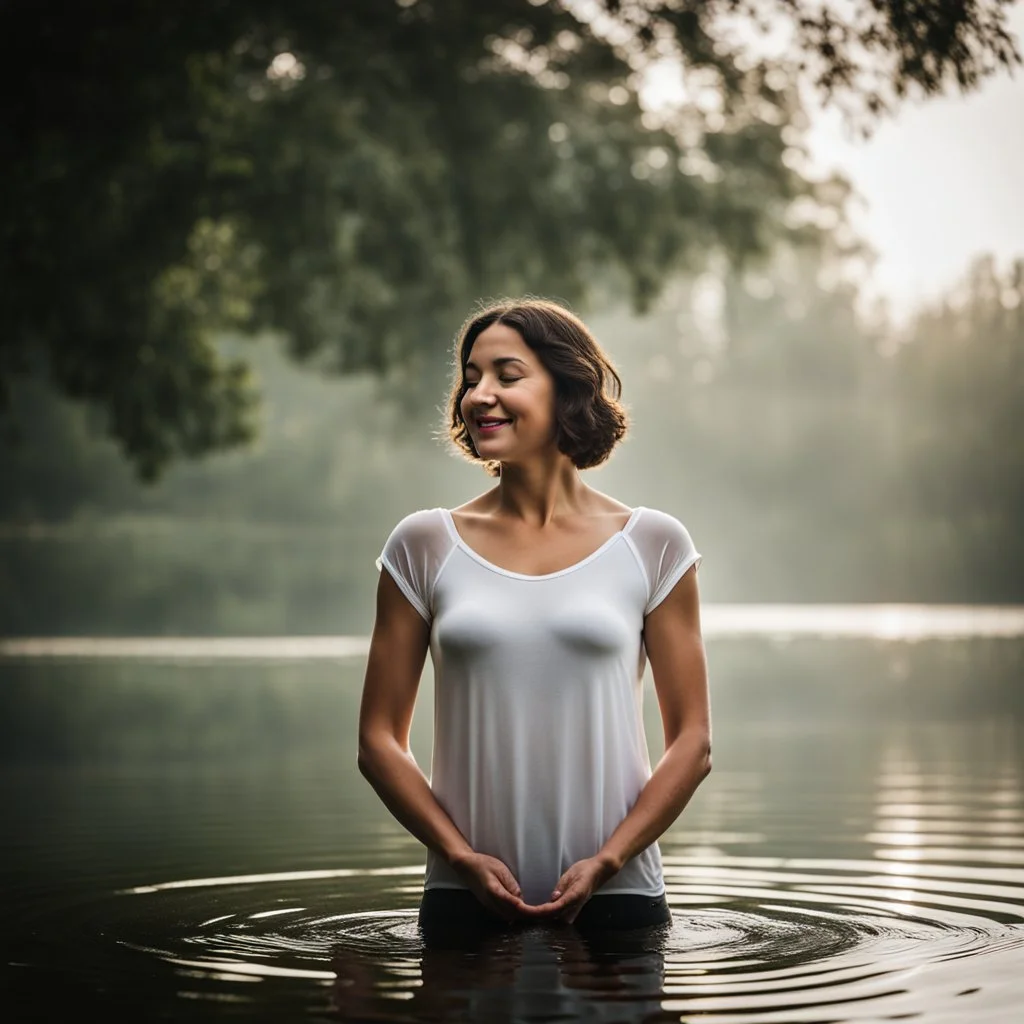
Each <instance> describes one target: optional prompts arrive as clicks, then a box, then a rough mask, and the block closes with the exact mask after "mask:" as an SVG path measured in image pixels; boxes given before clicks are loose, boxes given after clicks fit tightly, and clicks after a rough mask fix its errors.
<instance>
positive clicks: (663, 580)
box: [630, 508, 703, 615]
mask: <svg viewBox="0 0 1024 1024" xmlns="http://www.w3.org/2000/svg"><path fill="white" fill-rule="evenodd" d="M630 539H631V541H632V543H633V547H634V550H635V551H636V553H637V557H638V558H639V560H640V564H641V566H642V568H643V570H644V574H645V576H646V577H647V604H646V605H645V606H644V615H649V614H650V613H651V612H652V611H654V609H655V608H657V607H658V605H659V604H661V602H662V601H664V600H665V598H666V597H667V596H668V595H669V592H670V591H671V590H672V588H673V587H674V586H675V585H676V584H677V583H678V582H679V580H680V579H682V577H683V576H684V575H685V574H686V572H687V570H689V569H690V567H691V566H700V563H701V561H702V560H703V556H702V555H701V554H700V552H699V551H698V550H697V548H696V547H695V545H694V543H693V539H692V538H691V537H690V532H689V530H687V529H686V527H685V526H684V525H683V524H682V523H681V522H680V521H679V520H678V519H676V517H675V516H672V515H669V514H668V513H667V512H661V511H659V510H657V509H650V508H645V509H644V510H643V513H642V514H641V516H640V519H639V520H638V521H637V523H636V525H635V527H634V529H633V531H632V533H631V535H630Z"/></svg>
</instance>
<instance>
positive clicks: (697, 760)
mask: <svg viewBox="0 0 1024 1024" xmlns="http://www.w3.org/2000/svg"><path fill="white" fill-rule="evenodd" d="M644 644H645V646H646V648H647V657H648V660H649V661H650V663H651V670H652V672H653V673H654V688H655V692H656V693H657V695H658V705H659V707H660V708H661V721H662V726H663V728H664V732H665V753H664V754H663V755H662V757H661V760H660V761H659V762H658V764H657V766H656V767H655V769H654V771H653V772H652V774H651V777H650V779H648V780H647V784H646V785H645V786H644V788H643V789H642V790H641V791H640V795H639V797H637V800H636V803H635V804H633V807H632V808H631V809H630V811H629V813H628V814H627V815H626V817H625V818H623V819H622V821H621V822H620V823H619V826H618V828H616V829H615V831H614V832H613V833H612V834H611V835H610V836H609V837H608V840H607V841H606V842H605V844H604V846H602V847H601V849H600V850H599V851H598V853H597V854H596V855H595V856H594V857H591V858H589V859H588V860H583V861H578V862H577V863H576V864H573V865H572V866H571V867H570V868H569V869H568V870H567V871H566V872H565V874H564V875H562V877H561V878H560V879H559V881H558V885H557V886H556V888H555V891H554V892H553V893H552V894H551V899H552V902H551V903H549V904H547V905H546V907H545V909H546V910H549V911H550V913H551V915H552V916H553V917H559V918H561V919H563V920H565V921H572V920H574V919H575V917H576V914H578V913H579V911H580V909H581V908H582V906H583V904H584V903H586V901H587V900H588V899H590V897H591V895H592V894H593V893H594V892H595V891H596V890H597V889H598V888H599V887H600V886H601V885H603V884H604V883H605V882H606V881H608V879H609V878H611V877H612V876H613V875H614V874H616V873H617V872H618V871H620V870H621V869H622V867H623V865H624V864H625V863H626V862H627V861H629V860H631V859H632V858H633V857H635V856H636V855H637V854H638V853H640V852H641V851H642V850H644V849H646V848H647V847H648V846H650V844H651V843H653V842H654V841H655V840H656V839H657V838H658V837H659V836H660V835H661V834H662V833H663V832H664V831H665V830H666V829H667V828H668V827H669V825H671V824H672V822H674V821H675V820H676V818H678V817H679V815H680V813H681V812H682V810H683V808H684V807H685V806H686V805H687V803H688V802H689V800H690V797H692V796H693V794H694V792H695V791H696V789H697V787H698V786H699V785H700V784H701V782H702V781H703V779H704V778H705V777H706V776H707V774H708V772H710V771H711V706H710V700H709V697H708V672H707V660H706V658H705V655H704V640H703V638H702V636H701V630H700V598H699V594H698V590H697V572H696V570H695V569H689V570H687V571H686V572H685V573H684V574H683V576H682V577H681V578H680V580H679V582H678V583H676V585H675V586H674V587H673V588H672V590H671V592H670V593H669V594H668V596H667V597H666V598H665V599H664V600H663V601H662V602H661V604H659V605H658V607H657V608H655V609H654V610H653V611H652V612H651V613H650V615H648V616H647V618H646V619H645V620H644Z"/></svg>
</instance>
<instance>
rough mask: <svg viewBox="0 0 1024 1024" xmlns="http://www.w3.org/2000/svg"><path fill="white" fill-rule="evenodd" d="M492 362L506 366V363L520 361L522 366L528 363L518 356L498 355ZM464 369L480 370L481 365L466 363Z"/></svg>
mask: <svg viewBox="0 0 1024 1024" xmlns="http://www.w3.org/2000/svg"><path fill="white" fill-rule="evenodd" d="M491 362H492V363H493V364H494V365H495V366H504V365H505V363H520V364H521V365H522V366H526V363H524V362H523V361H522V359H518V358H516V356H498V358H497V359H492V360H491ZM463 369H464V370H479V369H480V367H479V366H477V365H476V363H466V365H465V366H464V367H463Z"/></svg>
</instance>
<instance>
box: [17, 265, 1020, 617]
mask: <svg viewBox="0 0 1024 1024" xmlns="http://www.w3.org/2000/svg"><path fill="white" fill-rule="evenodd" d="M856 305H857V289H856V287H855V286H854V285H852V284H850V283H848V282H846V281H843V280H836V279H830V278H829V276H828V275H826V274H823V273H822V264H821V261H820V260H819V259H810V258H809V257H807V256H805V255H801V254H800V253H799V252H793V251H786V250H783V251H782V252H780V253H779V254H778V255H777V257H776V258H775V259H774V260H773V262H772V263H771V264H770V265H767V266H762V267H760V268H758V269H756V270H755V269H751V270H747V271H745V272H742V273H740V272H734V273H729V274H724V275H721V276H718V277H714V276H712V275H705V276H703V277H701V278H699V279H697V280H686V281H680V282H678V284H677V285H676V286H674V287H673V288H671V289H669V291H668V292H667V293H666V296H665V298H664V299H663V301H662V302H661V303H660V305H659V307H658V309H657V310H656V311H655V312H654V313H653V314H652V315H651V316H649V317H646V318H643V319H638V318H635V317H633V316H632V315H629V314H627V313H623V312H620V311H618V310H617V309H614V308H608V309H605V310H600V311H594V312H593V313H592V314H589V315H588V317H587V318H588V322H590V323H591V324H592V325H593V327H594V329H595V331H596V332H597V334H598V336H599V338H600V339H601V340H602V343H603V344H605V346H606V347H607V348H608V349H609V351H610V352H611V354H612V356H613V358H614V359H615V361H616V363H617V364H618V366H619V367H620V370H621V373H622V376H623V379H624V382H625V395H624V397H625V400H626V401H627V403H628V405H629V406H630V411H631V415H632V420H633V426H632V430H631V432H630V435H629V437H628V438H627V440H626V442H625V443H624V445H623V446H622V447H621V448H620V449H619V450H618V451H617V452H616V453H615V454H614V456H613V458H612V459H611V461H610V462H609V464H608V465H607V466H605V467H602V468H601V469H599V470H596V471H593V472H592V473H590V474H588V476H587V478H588V480H589V482H590V483H591V484H592V485H593V486H595V487H597V488H598V489H601V490H604V491H607V492H609V493H612V494H614V495H616V496H617V497H619V498H620V499H621V500H624V501H627V502H629V503H630V504H634V505H635V504H645V505H650V506H654V507H661V508H665V509H666V510H669V511H671V512H673V513H674V514H676V515H678V516H679V517H680V518H681V519H682V520H683V521H684V522H686V523H687V525H688V526H689V528H690V531H691V533H692V534H693V536H694V538H695V540H696V542H697V544H698V546H699V547H700V548H701V550H702V553H703V554H704V556H705V564H704V566H703V568H702V571H701V583H702V592H703V595H704V598H705V600H709V601H938V602H957V601H965V602H982V601H985V602H988V601H992V602H1014V601H1020V600H1024V585H1022V583H1021V572H1020V567H1021V565H1022V563H1024V559H1022V555H1024V539H1022V536H1021V531H1020V528H1019V527H1020V523H1021V522H1022V521H1024V514H1022V513H1024V494H1022V486H1024V484H1022V481H1024V430H1022V427H1024V423H1022V417H1024V401H1022V399H1024V261H1017V262H1016V263H1015V264H1014V265H1013V266H1011V267H1009V268H1003V269H1000V268H999V267H998V266H997V265H996V263H995V261H994V260H992V259H990V258H986V259H980V260H978V261H977V262H976V263H975V264H974V265H973V266H972V267H971V268H970V271H969V273H968V274H967V275H966V276H965V278H964V279H963V281H962V282H961V283H960V284H959V285H958V286H957V287H956V288H955V289H954V290H953V292H952V293H951V294H950V295H948V296H946V297H945V298H944V299H943V300H942V301H940V302H937V303H935V304H934V305H933V306H930V307H928V308H924V309H922V310H921V311H920V312H919V313H918V315H917V316H916V317H915V318H914V319H913V320H912V322H911V323H910V324H909V326H908V327H906V328H905V329H903V330H902V331H897V330H896V329H894V328H893V327H892V326H891V325H890V324H889V323H888V322H887V321H886V319H885V318H884V317H883V316H877V317H874V318H870V317H865V316H863V315H857V312H856ZM695 309H696V310H703V311H704V313H703V315H702V316H699V317H695V315H694V312H693V311H694V310H695ZM709 310H710V312H708V311H709ZM224 344H225V346H226V347H227V348H228V349H232V348H235V349H237V348H238V346H241V345H243V344H244V343H242V342H240V341H237V340H231V339H226V340H225V342H224ZM246 349H247V354H248V357H249V358H251V359H252V361H253V362H254V363H255V365H256V367H257V369H258V375H259V379H260V381H261V386H262V389H263V392H264V423H263V426H262V433H261V439H260V441H259V442H258V443H257V444H256V445H255V446H254V447H253V448H252V449H250V450H248V451H244V452H235V453H231V454H223V455H218V456H216V457H213V458H209V459H207V460H206V461H204V462H199V463H194V464H188V465H179V466H177V467H175V468H174V469H173V470H172V471H171V472H170V473H169V474H168V475H167V477H166V478H165V479H164V480H163V481H162V482H161V483H160V484H158V485H157V486H155V487H149V488H147V487H144V486H142V485H140V484H139V483H137V482H136V480H135V479H134V477H133V475H132V473H131V471H130V469H129V467H127V466H126V464H125V463H124V461H123V459H122V458H121V457H120V455H119V453H118V452H117V450H116V449H115V448H114V446H113V444H112V443H111V442H109V441H108V440H105V439H103V438H102V437H101V436H100V434H99V433H98V431H97V430H96V429H95V425H93V424H91V423H90V422H89V419H88V417H87V416H86V415H85V414H84V413H83V412H82V410H81V409H80V408H79V407H76V406H73V405H70V404H67V403H64V402H61V401H58V400H56V399H54V398H53V397H52V396H51V395H50V394H49V393H48V392H47V391H46V390H44V389H39V390H37V391H36V390H33V389H31V388H29V387H26V388H22V389H21V390H19V392H18V393H17V395H16V401H17V402H18V403H19V404H20V409H19V412H20V413H21V414H22V415H20V416H19V417H17V421H18V422H20V423H21V424H22V434H21V437H20V440H16V439H12V438H7V439H6V441H5V443H4V444H3V445H2V446H0V475H2V479H3V480H4V486H3V488H2V491H0V552H2V563H0V564H2V567H3V568H2V575H0V630H2V631H3V632H4V633H5V634H8V635H11V634H19V635H25V634H49V633H101V634H110V633H170V634H174V633H225V632H229V633H252V634H263V633H323V632H330V633H338V632H341V633H348V632H363V631H365V630H366V629H367V628H368V627H369V624H370V622H371V621H372V608H373V591H374V587H375V584H376V572H375V570H374V567H373V559H374V558H375V557H376V555H377V553H378V551H379V549H380V546H381V544H382V543H383V541H384V539H385V538H386V536H387V533H388V531H389V530H390V528H391V527H392V526H393V525H394V523H395V522H396V521H397V520H398V519H399V518H401V516H402V515H404V514H405V513H406V512H408V511H411V510H413V509H415V508H422V507H431V506H434V505H445V506H448V507H451V506H454V505H457V504H459V503H461V502H462V501H464V500H466V499H468V498H469V497H470V496H472V495H473V494H475V493H478V492H479V491H481V490H483V489H485V488H487V487H489V486H491V482H490V480H489V478H487V477H485V476H484V474H483V473H482V472H481V471H479V470H477V469H475V468H474V467H471V466H469V465H467V464H465V463H462V462H460V461H459V460H458V459H456V458H453V457H452V456H451V455H450V454H449V453H448V452H447V451H446V447H445V444H444V436H443V429H442V426H443V422H442V416H441V411H440V407H441V405H442V400H443V397H444V396H443V391H442V390H441V389H437V388H436V384H434V383H431V384H430V387H432V388H435V389H436V392H437V393H436V394H434V395H431V396H429V397H428V399H427V401H426V402H425V403H424V404H426V405H427V407H431V406H433V407H434V408H433V413H432V415H431V416H424V414H422V413H417V412H416V411H415V409H407V408H405V407H404V405H403V402H402V401H401V400H398V399H397V398H396V397H395V396H396V395H397V394H399V392H392V391H389V389H388V387H387V385H386V384H384V383H381V382H380V381H379V380H378V379H376V378H370V377H368V376H367V377H362V376H355V377H348V378H344V379H340V380H338V379H325V378H321V377H319V376H316V375H314V374H312V373H309V372H306V371H303V370H301V369H297V368H296V367H295V366H294V365H293V364H291V363H289V362H288V361H287V359H286V358H285V357H284V356H282V355H281V354H280V353H279V351H278V349H277V348H276V347H275V345H274V342H273V340H272V339H269V338H267V339H264V340H263V341H261V342H259V343H252V344H248V345H247V346H246ZM424 386H425V387H426V386H427V385H424Z"/></svg>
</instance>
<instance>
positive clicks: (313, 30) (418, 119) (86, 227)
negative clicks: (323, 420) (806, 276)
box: [0, 0, 1020, 479]
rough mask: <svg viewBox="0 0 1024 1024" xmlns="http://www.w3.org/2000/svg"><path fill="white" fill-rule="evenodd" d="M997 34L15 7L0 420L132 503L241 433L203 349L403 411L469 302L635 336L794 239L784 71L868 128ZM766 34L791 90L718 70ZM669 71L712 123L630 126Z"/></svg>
mask: <svg viewBox="0 0 1024 1024" xmlns="http://www.w3.org/2000/svg"><path fill="white" fill-rule="evenodd" d="M1006 5H1007V0H967V2H964V0H958V2H953V0H949V2H939V0H927V2H926V0H922V2H919V3H914V4H907V3H904V2H902V0H899V2H896V0H893V2H889V3H883V2H881V0H876V2H873V3H872V4H870V5H856V6H855V8H854V12H853V14H852V15H851V16H850V20H843V19H842V18H841V17H840V15H839V14H837V13H836V12H834V11H832V10H831V9H830V8H828V7H825V8H823V9H821V10H816V11H815V12H813V13H811V12H809V11H808V10H806V9H805V8H803V7H801V6H800V5H798V4H797V3H795V2H793V0H770V2H769V0H765V2H763V3H757V2H740V0H707V2H700V3H698V2H696V0H673V2H670V3H658V2H655V0H635V2H633V3H623V2H618V0H594V2H593V3H590V4H588V5H583V4H582V3H580V2H578V0H577V2H571V0H561V2H557V3H556V2H551V3H544V2H543V0H488V2H487V3H476V2H474V0H447V2H445V0H433V2H431V0H418V2H417V0H397V3H390V2H388V0H346V2H345V3H342V4H339V3H336V2H333V0H291V2H290V3H288V4H285V3H282V2H280V0H247V2H244V3H243V2H241V0H212V2H207V3H204V4H202V5H198V4H187V3H186V4H176V5H168V4H164V3H158V2H156V0H135V2H134V3H131V4H125V3H114V2H112V0H108V2H106V3H103V2H94V3H91V4H88V5H84V4H72V3H59V2H57V0H8V3H6V4H5V5H4V6H3V7H2V8H0V29H2V30H3V36H4V38H5V39H7V40H11V41H13V42H12V45H11V46H10V48H9V51H8V57H7V65H8V68H9V70H10V71H11V80H12V81H14V82H17V87H16V88H14V87H12V88H9V89H7V90H5V92H4V96H3V99H2V100H0V104H2V105H3V113H4V115H5V117H4V123H5V125H6V127H7V131H6V135H5V142H4V146H5V152H3V153H0V156H2V157H3V159H2V160H0V185H2V188H0V195H2V197H3V199H2V200H0V202H3V203H4V207H3V208H2V209H0V214H2V216H0V223H2V224H3V229H2V230H3V232H4V243H5V244H4V247H3V256H2V263H0V280H2V281H3V291H2V293H0V314H2V316H3V323H4V325H5V327H6V330H5V331H4V334H3V336H2V338H0V399H2V398H3V397H4V396H6V397H8V398H9V394H10V389H11V388H12V387H13V386H15V384H16V381H17V380H18V379H19V378H21V377H22V376H25V375H32V374H34V375H37V376H40V377H42V378H43V379H46V380H48V381H49V382H50V384H51V385H52V386H53V387H54V388H56V389H57V390H58V391H59V392H61V393H63V394H65V395H68V396H71V397H72V398H75V399H79V400H83V401H85V402H87V403H89V404H91V405H93V406H95V407H96V408H98V409H99V410H100V411H101V412H102V413H103V414H104V416H105V420H106V429H107V430H108V431H109V432H110V433H111V434H112V435H113V436H114V437H115V438H116V439H117V440H118V441H119V442H120V444H121V445H122V447H123V449H124V451H125V453H126V455H127V456H128V458H129V459H131V460H132V462H133V463H134V464H135V466H136V468H137V470H138V472H139V474H140V475H141V476H142V477H143V478H147V479H150V478H153V477H155V476H156V475H158V474H159V472H160V470H161V469H162V468H163V467H164V466H165V465H166V464H167V463H168V462H169V461H170V460H172V459H173V458H175V457H179V456H197V455H201V454H203V453H205V452H207V451H211V450H213V449H216V448H219V447H225V446H229V445H232V444H237V443H240V442H242V441H244V440H246V439H247V438H248V437H250V436H251V434H252V431H253V429H254V426H253V424H254V420H253V415H254V412H255V393H254V390H253V388H252V385H251V383H250V382H249V381H248V378H247V373H246V367H245V364H244V362H243V361H240V360H226V359H223V358H222V357H221V356H219V355H218V350H217V348H216V346H215V344H214V340H213V339H214V336H215V333H216V332H217V331H220V330H224V329H227V328H230V329H236V330H242V331H245V332H258V331H264V330H268V329H269V330H274V331H278V332H281V334H282V335H283V336H284V337H286V338H287V343H288V346H289V349H290V351H291V353H292V354H293V355H295V356H296V357H298V358H300V359H305V360H309V361H310V362H312V363H313V364H314V365H316V366H318V367H322V368H324V369H329V370H334V371H339V372H357V371H368V372H372V373H375V374H380V375H386V374H389V373H392V374H396V375H397V376H398V377H400V378H401V379H404V380H407V381H408V380H413V381H415V380H416V379H417V378H418V377H419V376H420V375H423V374H429V373H436V372H437V370H438V367H441V366H443V354H444V352H445V350H446V348H447V345H448V340H449V336H450V334H451V331H452V327H453V317H456V316H459V315H461V314H463V313H464V312H465V310H466V309H467V308H468V307H469V306H470V305H472V303H473V302H474V301H476V300H477V298H478V297H481V296H485V295H488V294H494V293H521V292H528V291H533V292H541V293H544V294H547V295H555V296H559V297H561V298H563V299H565V300H567V301H569V302H572V303H579V304H582V303H585V302H586V301H587V300H588V299H590V298H593V296H594V294H595V289H596V288H599V287H602V286H607V285H608V282H612V286H615V287H623V288H625V289H626V290H627V292H628V294H629V296H630V298H631V300H632V304H633V306H634V308H635V309H637V310H638V311H642V310H644V309H645V308H647V306H648V305H649V303H650V302H651V300H652V299H653V298H654V297H655V296H656V295H657V294H658V292H659V290H660V289H661V288H662V287H663V285H664V283H665V282H666V280H668V279H669V278H670V277H671V276H672V275H674V274H676V273H678V272H679V271H681V270H693V269H696V268H697V267H699V266H700V265H701V264H702V263H703V261H704V260H706V259H707V258H708V257H709V256H710V255H711V254H714V253H717V254H719V255H721V256H724V257H725V258H727V259H729V260H730V261H732V262H735V263H736V264H737V265H742V263H743V262H744V261H745V260H747V259H749V258H751V257H752V256H757V255H758V254H764V253H766V252H767V251H768V250H769V249H770V248H771V246H772V244H773V243H774V242H775V240H777V239H778V238H780V237H783V236H788V237H789V238H790V239H791V240H796V241H798V240H799V235H800V232H799V231H798V230H795V229H792V228H790V227H788V226H787V224H786V221H785V218H784V215H785V212H786V209H787V207H788V205H789V204H790V203H791V202H792V201H793V200H795V199H796V198H798V197H808V196H813V194H814V187H813V183H811V182H808V181H806V180H805V179H804V178H803V177H802V176H801V175H800V174H799V173H798V172H797V171H796V170H794V169H793V166H792V165H793V161H792V160H791V159H789V153H790V152H791V150H792V148H793V147H792V142H793V138H792V136H791V135H787V132H786V129H787V127H790V128H792V125H793V124H794V123H796V124H799V123H800V121H799V119H800V111H799V103H798V101H797V94H796V91H795V89H794V84H793V83H794V80H795V76H796V75H797V74H798V73H799V72H800V71H801V70H803V71H804V72H806V73H809V74H811V75H812V78H813V80H814V82H815V84H816V85H817V86H818V87H819V88H820V89H821V90H822V92H823V94H824V95H825V96H826V97H832V96H839V97H846V98H847V99H849V98H851V97H853V98H856V99H858V100H859V101H861V102H862V104H863V107H864V110H865V112H866V114H867V115H868V118H869V120H870V118H871V117H874V116H877V115H878V114H879V113H882V112H884V111H885V110H887V109H889V108H890V107H891V105H892V104H893V103H894V102H896V101H897V100H898V99H899V98H901V97H902V96H903V95H904V94H905V93H906V92H907V91H908V90H909V89H911V88H919V89H921V90H923V91H924V92H926V93H929V92H935V91H938V90H939V89H941V88H943V87H945V86H946V85H947V84H948V83H949V82H950V81H955V82H956V83H958V84H959V86H960V87H961V88H964V89H966V88H970V87H973V86H974V85H976V84H977V82H978V81H979V80H980V79H982V78H983V77H985V76H986V75H988V74H991V73H992V72H993V71H994V70H996V69H997V68H999V67H1001V66H1010V65H1012V64H1014V63H1019V62H1020V55H1019V53H1018V52H1017V49H1016V47H1015V45H1014V42H1013V40H1012V39H1011V38H1010V37H1009V36H1008V35H1007V33H1006V31H1005V29H1004V27H1003V24H1004V20H1005V15H1004V10H1003V9H1004V7H1005V6H1006ZM584 12H585V13H584ZM772 18H775V19H779V18H783V19H786V21H787V23H788V24H790V25H791V27H792V30H793V33H794V39H795V43H796V46H797V49H798V51H799V52H800V53H801V54H802V55H803V61H802V64H800V65H798V66H793V65H777V64H775V63H773V62H771V61H768V60H766V59H757V58H755V57H753V56H752V55H751V54H749V53H746V52H744V50H743V49H742V48H740V47H737V46H735V45H732V44H729V43H728V42H727V35H726V28H725V26H726V24H727V23H728V21H729V19H733V20H735V19H741V20H743V21H744V22H745V23H748V24H756V23H759V22H763V21H765V20H766V19H772ZM861 55H863V59H862V58H861ZM673 57H674V58H680V59H681V60H682V63H683V67H684V70H685V74H686V75H687V77H688V78H689V80H690V84H691V85H692V86H693V87H694V89H697V88H703V89H704V90H705V91H709V92H710V93H714V94H715V96H716V97H717V99H716V100H714V101H713V102H711V103H710V104H709V103H704V102H703V99H702V98H701V97H697V98H696V99H694V100H693V101H690V102H686V103H682V104H679V105H677V106H676V107H674V108H673V109H670V110H667V111H664V112H662V113H660V114H658V113H656V112H654V111H651V110H645V109H644V105H643V104H642V102H641V95H640V94H641V88H642V81H643V78H642V75H643V72H644V70H645V69H646V68H649V67H651V66H652V65H653V64H654V63H655V62H657V61H659V60H665V59H667V58H673ZM861 60H862V62H861ZM787 139H788V141H787ZM420 390H421V392H424V393H429V394H431V395H433V394H434V393H435V392H434V391H433V389H420ZM406 395H407V397H408V398H409V401H410V402H412V401H413V399H414V398H415V396H416V391H415V389H412V390H407V392H406Z"/></svg>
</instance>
